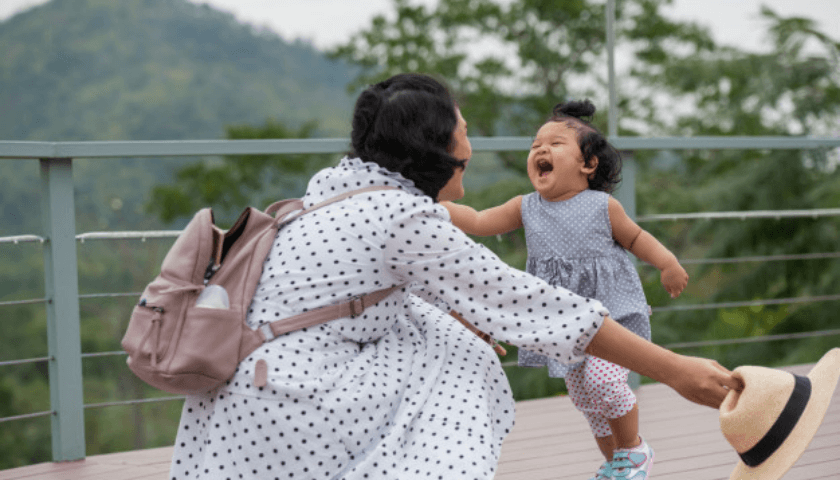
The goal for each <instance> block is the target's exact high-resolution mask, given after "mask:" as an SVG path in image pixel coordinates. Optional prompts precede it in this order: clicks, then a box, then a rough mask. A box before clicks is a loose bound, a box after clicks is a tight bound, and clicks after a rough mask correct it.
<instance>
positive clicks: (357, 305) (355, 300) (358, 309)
mask: <svg viewBox="0 0 840 480" xmlns="http://www.w3.org/2000/svg"><path fill="white" fill-rule="evenodd" d="M348 305H349V307H350V318H356V317H358V316H359V315H361V314H362V313H363V312H364V311H365V298H364V296H363V295H356V296H355V297H351V298H350V301H349V302H348Z"/></svg>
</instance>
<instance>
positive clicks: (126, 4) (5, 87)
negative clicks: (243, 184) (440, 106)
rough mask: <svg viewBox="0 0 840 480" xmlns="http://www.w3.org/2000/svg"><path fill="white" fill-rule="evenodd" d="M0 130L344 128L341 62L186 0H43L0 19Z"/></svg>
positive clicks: (348, 70) (347, 72)
mask: <svg viewBox="0 0 840 480" xmlns="http://www.w3.org/2000/svg"><path fill="white" fill-rule="evenodd" d="M0 52H3V55H2V56H0V111H2V112H3V115H0V139H2V140H42V141H68V140H169V139H208V138H210V139H214V138H221V137H222V136H223V133H224V126H225V125H231V124H256V123H262V122H264V121H265V120H266V119H267V118H269V117H271V118H275V119H278V120H281V121H284V122H287V123H290V124H299V123H302V122H305V121H307V120H313V119H314V120H317V121H318V122H319V125H320V128H321V132H322V134H323V135H326V136H344V135H347V132H348V131H349V127H348V124H349V121H348V120H349V113H350V111H351V108H352V102H353V99H352V98H351V97H350V96H349V95H348V94H347V92H346V90H345V85H346V84H347V83H348V81H349V80H350V78H351V76H352V75H353V69H352V67H349V66H347V65H344V64H341V63H338V62H334V61H330V60H328V59H326V58H325V56H324V55H323V54H322V53H321V52H319V51H317V50H316V49H314V48H313V47H312V46H311V45H308V44H305V43H302V42H295V43H289V42H286V41H284V40H283V39H281V38H280V37H279V36H277V35H276V34H274V33H271V32H268V31H265V30H259V29H257V28H255V27H252V26H250V25H244V24H240V23H239V22H238V21H237V20H236V19H235V18H234V17H233V16H232V15H230V14H228V13H223V12H220V11H217V10H214V9H212V8H210V7H209V6H206V5H196V4H193V3H189V2H187V1H186V0H119V1H113V0H52V1H51V2H49V3H46V4H44V5H41V6H39V7H36V8H33V9H31V10H28V11H26V12H23V13H21V14H18V15H16V16H14V17H11V18H9V19H7V20H6V21H4V22H2V23H0Z"/></svg>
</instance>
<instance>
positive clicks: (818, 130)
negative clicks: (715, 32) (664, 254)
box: [330, 0, 840, 364]
mask: <svg viewBox="0 0 840 480" xmlns="http://www.w3.org/2000/svg"><path fill="white" fill-rule="evenodd" d="M616 3H617V12H616V15H617V22H616V37H617V39H618V43H619V45H620V47H619V48H620V52H622V53H626V52H628V51H629V52H632V55H633V56H632V62H631V67H630V68H629V69H628V70H627V71H626V72H622V74H621V76H620V87H621V88H620V89H619V108H620V111H621V122H620V124H619V132H620V133H621V134H622V135H651V136H653V135H689V136H691V135H810V134H816V135H819V134H828V133H831V132H830V129H831V128H836V127H834V125H836V124H837V113H838V90H837V86H838V77H839V76H840V70H838V47H837V43H836V41H835V40H833V39H831V38H830V37H829V36H828V35H826V34H824V33H821V32H819V31H818V30H817V29H816V28H815V24H814V22H813V21H811V20H808V19H803V18H784V17H782V16H779V15H777V14H776V13H774V12H773V11H772V10H769V9H766V8H765V9H763V10H762V15H763V16H764V18H765V19H766V21H767V24H768V29H767V30H768V36H769V37H770V38H771V40H772V43H771V45H772V51H770V52H767V53H751V52H745V51H742V50H740V49H738V48H731V47H719V46H717V45H716V44H715V43H714V42H713V41H712V39H711V37H710V35H709V32H708V30H707V29H706V28H704V27H702V26H698V25H695V24H691V23H684V22H678V21H672V20H669V19H668V18H666V17H665V16H664V15H663V14H662V7H663V6H665V5H667V4H669V3H671V2H670V1H668V0H635V1H626V2H616ZM393 5H394V9H395V11H396V16H394V17H393V19H391V20H389V19H387V18H385V17H384V16H382V17H377V18H375V19H374V20H373V22H372V24H371V25H370V28H368V29H365V30H364V31H362V32H360V33H358V34H357V35H355V36H354V37H352V38H351V39H350V40H349V41H348V42H347V43H346V44H345V45H342V46H340V47H338V48H336V49H334V50H333V51H332V52H330V54H331V55H332V56H333V57H335V58H340V59H344V60H346V61H349V62H353V63H356V64H358V65H360V66H362V67H363V70H362V72H361V74H360V75H359V76H357V77H356V81H355V82H354V83H352V84H351V89H353V88H358V87H359V86H362V85H365V84H368V83H372V82H375V81H378V80H380V79H382V78H385V77H387V76H389V75H392V74H394V73H398V72H402V71H420V72H427V73H433V74H437V75H439V76H441V77H442V78H443V79H444V80H446V82H447V83H448V84H449V85H450V86H451V87H452V88H453V90H454V92H455V93H456V95H457V96H458V98H459V104H460V106H461V108H462V110H463V112H464V115H465V117H466V118H467V119H468V121H469V122H470V129H471V133H472V134H473V135H476V134H477V135H498V134H522V135H531V134H533V132H534V131H535V128H536V127H537V125H539V123H541V121H542V119H543V118H545V117H546V116H547V114H548V112H549V110H550V108H551V106H553V105H554V104H555V103H556V102H557V101H560V100H564V99H566V98H568V97H570V96H572V97H584V96H586V97H594V98H595V99H596V103H598V104H600V105H603V103H604V98H605V97H606V95H605V94H604V91H605V87H604V85H605V79H604V77H605V75H604V73H603V72H605V55H604V47H605V45H604V37H605V26H604V4H603V2H592V1H583V0H581V1H569V2H545V1H538V0H514V1H512V2H494V1H491V0H441V1H440V2H438V4H437V6H436V7H435V8H433V9H429V8H427V7H424V6H421V5H415V4H413V3H411V2H409V1H408V0H394V2H393ZM476 45H479V46H480V45H488V46H489V47H488V48H484V49H480V48H477V47H476ZM675 105H676V106H679V107H680V108H673V106H675ZM604 111H605V108H603V107H602V108H601V112H602V113H603V112H604ZM683 112H684V113H683ZM604 118H605V115H601V116H600V117H599V118H596V123H600V125H601V126H602V128H603V125H604V120H603V119H604ZM835 133H836V132H835ZM656 153H657V152H652V153H646V152H637V154H636V157H637V158H638V160H639V161H640V164H641V167H642V170H641V172H640V181H638V182H637V187H638V202H639V205H638V207H639V208H638V211H639V213H640V214H645V213H669V212H675V213H681V212H692V211H713V210H759V209H809V208H819V207H829V206H832V205H836V202H837V197H838V194H837V193H836V192H837V191H838V190H840V189H838V188H837V187H838V180H837V175H838V174H837V171H836V170H835V167H836V163H837V157H836V154H835V156H834V157H832V156H830V155H828V152H819V151H818V152H814V151H811V152H796V151H773V152H771V151H749V152H745V151H698V152H687V153H685V154H681V155H679V156H678V157H677V162H676V164H675V165H674V166H671V167H667V168H666V167H663V165H662V162H661V161H660V159H661V155H656ZM523 158H524V153H512V154H504V155H499V156H498V159H497V160H498V161H499V162H500V165H501V166H503V167H507V168H508V169H509V170H510V171H512V172H515V174H514V175H512V176H508V177H506V178H505V179H504V180H502V181H500V182H499V183H496V184H494V185H493V186H492V187H490V188H485V189H481V190H471V191H468V193H467V196H466V198H465V203H468V204H471V205H473V206H475V207H477V208H485V207H489V206H492V205H496V204H498V203H500V202H501V201H504V200H506V199H507V198H510V196H511V195H513V194H517V193H523V192H527V191H530V190H531V187H530V185H529V184H528V182H527V179H524V177H523V176H522V172H523V170H524V162H523ZM645 226H646V227H648V225H645ZM648 228H650V229H651V230H652V231H653V232H654V233H655V234H656V235H657V236H658V237H660V238H662V239H663V241H664V242H665V243H666V244H667V245H668V246H669V247H671V248H672V249H674V250H675V251H677V253H678V254H679V255H680V256H692V257H711V258H717V257H728V256H745V255H769V254H777V253H787V254H796V253H810V252H825V251H831V250H833V249H836V247H832V246H831V245H836V239H837V235H838V233H837V222H836V221H835V220H832V219H819V220H813V219H800V220H784V221H776V220H762V221H750V222H743V223H736V224H733V223H731V222H730V223H726V222H706V223H698V224H692V225H687V226H686V225H663V224H656V225H651V226H649V227H648ZM478 240H479V241H481V242H483V243H485V244H487V245H488V246H489V247H490V248H492V249H494V250H495V251H496V252H497V253H499V254H500V256H501V257H502V258H503V259H505V260H506V261H508V262H509V263H511V264H512V265H515V266H518V267H521V266H522V265H524V254H523V251H524V243H523V242H522V237H521V234H509V235H506V236H503V237H501V238H491V239H478ZM642 273H643V279H644V281H645V287H646V292H647V294H648V298H649V300H650V303H651V304H653V305H655V306H657V305H669V304H671V300H670V299H668V298H667V295H666V294H665V292H664V290H662V288H661V286H660V285H659V281H658V275H656V274H655V273H654V272H653V271H651V270H644V269H643V270H642ZM691 273H692V281H691V284H690V285H691V286H690V287H689V290H688V291H687V292H686V293H685V294H684V298H683V299H681V300H680V303H707V302H712V301H735V300H737V301H743V300H752V299H778V298H788V297H796V296H804V295H817V294H820V293H824V294H827V293H831V292H830V291H831V288H832V287H831V285H836V284H837V283H838V279H840V278H838V274H840V272H838V268H837V267H836V266H833V265H832V264H831V263H830V262H808V263H805V262H804V261H797V262H787V263H777V262H764V263H741V264H726V265H723V266H720V265H714V266H710V267H706V268H701V269H695V270H693V271H692V272H691ZM819 310H825V309H824V308H821V306H820V304H792V305H783V306H764V307H760V308H748V309H723V310H717V311H715V310H701V311H695V312H682V311H681V312H679V313H668V314H661V315H659V314H658V315H656V316H655V318H657V320H656V321H655V324H654V335H655V339H656V340H657V341H660V342H663V343H665V342H671V341H685V340H698V339H711V338H721V337H724V338H728V337H740V336H745V335H746V336H749V335H758V334H766V333H780V332H791V331H805V330H815V329H819V328H822V327H825V326H826V325H828V322H829V321H830V319H829V318H828V316H827V314H822V313H818V312H815V311H819ZM832 343H833V344H834V345H836V344H837V337H834V338H827V339H818V340H813V341H802V342H776V343H766V344H762V345H761V346H750V347H748V348H744V347H735V348H731V349H714V350H706V351H704V352H703V353H705V354H707V355H711V356H715V357H717V358H721V359H722V360H726V361H728V362H730V363H731V364H738V363H760V364H778V363H785V362H788V363H789V362H791V361H811V360H814V359H816V357H815V358H811V357H813V355H815V354H816V353H814V352H819V351H824V350H825V348H820V347H821V346H825V345H828V344H832ZM809 351H810V353H811V355H810V356H809V355H808V353H807V352H809Z"/></svg>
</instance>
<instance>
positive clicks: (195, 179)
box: [149, 120, 334, 223]
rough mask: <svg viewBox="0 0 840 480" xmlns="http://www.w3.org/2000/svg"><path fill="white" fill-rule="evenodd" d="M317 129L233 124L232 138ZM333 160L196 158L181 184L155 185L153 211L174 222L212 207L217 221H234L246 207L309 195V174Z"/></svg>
mask: <svg viewBox="0 0 840 480" xmlns="http://www.w3.org/2000/svg"><path fill="white" fill-rule="evenodd" d="M316 130H317V123H316V122H314V121H310V122H307V123H305V124H304V125H302V126H301V127H300V128H290V127H288V126H286V125H285V124H283V123H282V122H279V121H277V120H268V121H267V122H266V123H265V124H263V125H261V126H251V125H237V126H230V127H228V128H227V138H228V139H229V140H243V139H283V138H287V139H288V138H309V137H311V136H312V134H313V132H315V131H316ZM331 162H334V158H333V157H332V156H331V155H313V154H283V155H227V156H225V157H223V158H222V159H221V160H220V161H217V162H212V161H205V162H196V163H193V164H190V165H187V166H185V167H181V168H179V169H178V171H177V172H176V174H175V183H173V184H168V185H158V186H156V187H154V189H153V190H152V198H151V200H150V203H149V211H150V212H152V213H157V214H158V215H159V216H160V218H161V219H162V220H163V221H164V222H171V221H173V220H175V219H177V218H183V217H185V216H188V215H192V214H193V213H195V212H196V211H198V209H200V208H202V207H206V206H212V207H214V216H215V217H216V221H217V222H222V223H224V222H225V220H227V221H232V220H235V217H233V215H235V214H238V213H240V212H241V211H242V209H243V208H244V207H245V206H248V205H254V206H256V207H258V208H265V207H267V206H268V205H270V204H271V203H273V202H275V201H277V200H280V199H282V198H291V197H296V196H300V195H303V193H304V190H305V187H306V183H307V181H308V179H309V177H310V176H311V175H312V174H313V173H315V172H317V171H318V170H320V169H321V168H324V167H325V166H327V165H328V164H330V163H331Z"/></svg>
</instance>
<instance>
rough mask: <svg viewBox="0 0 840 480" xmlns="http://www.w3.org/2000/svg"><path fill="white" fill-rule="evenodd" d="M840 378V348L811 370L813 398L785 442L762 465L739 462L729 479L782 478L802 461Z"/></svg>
mask: <svg viewBox="0 0 840 480" xmlns="http://www.w3.org/2000/svg"><path fill="white" fill-rule="evenodd" d="M838 377H840V348H834V349H832V350H831V351H829V352H828V353H827V354H825V355H824V356H823V358H821V359H820V361H819V362H818V363H817V364H816V366H814V368H813V369H812V370H811V371H810V372H809V373H808V378H809V379H810V380H811V397H810V398H809V400H808V405H807V406H806V407H805V410H804V411H803V412H802V416H801V417H800V418H799V421H798V422H797V423H796V426H795V427H794V428H793V430H792V431H791V432H790V435H788V437H787V439H786V440H785V442H784V443H783V444H782V445H781V446H780V447H779V448H778V449H777V450H776V451H775V452H773V455H771V456H770V458H768V459H767V460H765V461H764V462H763V463H761V465H757V466H755V467H750V466H747V465H746V464H745V463H744V462H742V461H738V464H737V465H735V469H734V470H732V474H731V475H730V476H729V480H778V479H779V478H782V475H784V474H785V473H787V471H788V470H790V468H791V467H792V466H793V464H794V463H796V461H797V460H799V457H800V456H802V453H803V452H805V449H806V448H808V445H809V444H810V443H811V440H812V439H813V438H814V435H815V434H816V433H817V430H819V428H820V424H821V423H822V421H823V419H824V418H825V413H826V411H827V410H828V405H829V404H830V403H831V397H832V396H833V395H834V390H835V388H836V387H837V379H838Z"/></svg>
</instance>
